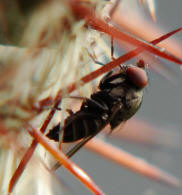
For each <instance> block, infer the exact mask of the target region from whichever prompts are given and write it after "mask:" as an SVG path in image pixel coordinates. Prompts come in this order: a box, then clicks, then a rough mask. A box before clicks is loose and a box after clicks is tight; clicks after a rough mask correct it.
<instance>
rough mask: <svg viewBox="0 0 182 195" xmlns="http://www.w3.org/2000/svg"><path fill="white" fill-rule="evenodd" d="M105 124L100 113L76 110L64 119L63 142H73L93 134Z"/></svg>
mask: <svg viewBox="0 0 182 195" xmlns="http://www.w3.org/2000/svg"><path fill="white" fill-rule="evenodd" d="M105 124H106V122H105V120H103V119H102V118H101V116H100V115H97V114H93V113H86V112H84V111H78V112H76V113H75V114H73V115H71V116H69V117H68V118H67V119H66V120H65V124H64V127H63V131H64V133H63V142H73V141H77V140H80V139H82V138H86V137H88V136H90V135H94V134H96V133H97V132H99V131H100V130H101V129H102V128H103V127H104V126H105Z"/></svg>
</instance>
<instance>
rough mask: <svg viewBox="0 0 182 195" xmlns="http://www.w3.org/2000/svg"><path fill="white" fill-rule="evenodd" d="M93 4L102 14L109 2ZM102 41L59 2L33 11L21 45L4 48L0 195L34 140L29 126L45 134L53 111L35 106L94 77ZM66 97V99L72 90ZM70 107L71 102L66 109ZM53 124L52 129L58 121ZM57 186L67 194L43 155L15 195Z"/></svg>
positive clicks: (0, 59)
mask: <svg viewBox="0 0 182 195" xmlns="http://www.w3.org/2000/svg"><path fill="white" fill-rule="evenodd" d="M85 2H87V3H88V2H89V1H85ZM91 2H92V3H93V6H95V5H97V3H98V2H99V3H100V4H99V6H98V8H97V9H98V10H100V9H101V8H102V7H103V4H105V3H106V2H105V1H103V2H102V1H96V0H95V1H91ZM92 33H93V37H92ZM99 36H100V35H99V33H98V32H96V31H93V30H90V29H89V28H85V22H84V21H83V20H76V19H75V18H74V17H73V15H72V13H71V10H70V8H69V6H68V4H67V1H63V0H62V1H61V0H60V1H57V0H54V1H47V2H46V3H43V4H42V5H39V6H38V7H37V8H36V9H34V10H33V11H32V13H31V14H30V15H29V17H28V19H27V21H26V28H25V29H24V30H23V34H22V36H21V40H19V41H18V42H19V45H18V46H5V45H1V46H0V126H1V127H2V129H3V131H2V132H4V131H5V134H3V133H2V132H1V139H0V147H1V149H0V173H1V175H0V194H2V195H6V194H7V190H8V185H9V180H10V178H11V176H12V175H13V173H14V171H15V170H16V168H17V165H18V164H19V162H20V160H21V158H22V156H23V154H24V153H25V151H26V149H27V148H28V146H29V145H30V143H31V141H32V138H31V136H30V135H29V134H28V132H27V130H26V127H27V123H30V124H31V125H33V126H34V127H35V128H37V129H38V130H39V129H40V126H41V125H42V124H43V122H44V120H45V118H46V116H47V114H48V112H49V111H50V109H51V106H48V107H47V108H45V109H43V110H42V111H41V112H36V111H35V110H34V109H33V107H39V101H40V100H42V99H45V98H47V97H49V98H52V99H54V98H55V96H56V94H57V92H58V91H59V90H60V89H66V87H67V86H68V85H69V84H70V83H72V82H74V81H77V80H79V79H80V78H81V77H82V76H84V75H86V74H88V73H89V72H90V70H91V69H92V68H93V66H91V64H93V62H92V61H91V59H90V57H89V55H88V50H89V51H92V49H93V43H94V44H95V43H96V40H95V38H97V39H98V38H99ZM90 37H91V38H90ZM20 45H21V48H20ZM91 45H92V47H91ZM78 86H79V83H78ZM91 91H92V84H88V85H87V86H86V87H84V88H82V89H79V92H80V93H82V94H85V93H87V95H88V94H89V93H91ZM62 95H63V100H64V97H66V96H68V94H67V92H66V90H65V92H64V93H63V94H62ZM66 99H67V98H66ZM69 104H70V101H66V103H64V104H63V109H64V107H65V108H66V107H68V108H69V107H70V105H69ZM61 106H62V105H61ZM58 112H59V111H58ZM63 115H65V113H64V112H63ZM55 118H56V117H55ZM59 120H60V118H59ZM61 120H62V121H63V120H64V117H62V118H61ZM51 122H52V124H50V127H51V126H52V125H54V124H55V120H53V121H51ZM40 155H42V156H43V158H39V156H40ZM52 178H54V179H52ZM51 181H52V182H51ZM52 184H54V186H59V187H57V189H58V188H59V194H61V193H62V194H65V191H64V190H65V189H64V187H63V186H62V185H61V184H60V183H59V182H58V181H57V180H56V179H55V177H54V176H53V174H51V173H50V171H48V169H47V165H45V164H44V152H43V153H42V154H40V152H39V150H37V151H36V153H35V154H34V156H33V158H32V159H31V162H30V163H29V164H28V166H27V167H26V169H25V171H24V173H23V174H22V176H21V177H20V179H19V181H18V182H17V185H16V186H15V188H14V190H13V192H12V194H13V195H21V194H22V195H23V194H26V195H29V194H34V195H42V194H45V195H51V194H54V192H55V191H54V189H53V187H52Z"/></svg>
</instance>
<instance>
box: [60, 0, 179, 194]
mask: <svg viewBox="0 0 182 195" xmlns="http://www.w3.org/2000/svg"><path fill="white" fill-rule="evenodd" d="M123 3H124V1H123ZM135 3H136V1H135ZM135 3H134V0H133V2H131V5H128V6H129V7H127V8H125V9H130V11H131V12H135V11H136V12H138V9H139V12H141V14H142V15H141V16H143V18H146V19H147V20H148V22H149V23H153V21H152V20H151V18H150V16H149V14H148V12H147V11H146V9H144V8H137V7H136V5H135ZM155 5H156V23H154V24H153V25H154V26H155V28H159V29H160V30H161V29H162V30H163V33H167V32H169V31H171V30H174V29H176V28H179V27H181V26H182V1H181V0H173V1H171V0H156V1H155ZM141 28H143V26H142V27H141ZM146 33H147V29H146V32H145V34H146ZM173 39H176V40H177V41H178V43H179V44H182V33H178V34H177V35H174V36H173ZM150 40H152V39H150ZM121 52H122V51H121ZM178 52H179V54H180V53H181V56H182V50H181V51H178ZM118 55H121V53H120V51H118ZM157 60H159V61H160V63H161V64H163V65H164V67H165V66H166V67H168V68H169V70H170V69H171V70H170V71H169V72H170V78H171V79H169V80H166V79H165V78H163V77H162V76H161V75H159V74H157V73H155V72H153V71H151V69H149V70H148V75H149V84H148V86H147V88H146V89H145V92H144V100H143V104H142V106H141V109H140V110H139V112H138V113H137V114H136V116H135V118H137V119H141V120H143V121H145V122H148V123H149V124H152V125H155V126H156V131H157V130H159V131H160V132H161V131H162V132H164V135H165V136H163V134H161V136H160V134H159V135H158V138H157V139H158V140H157V143H160V140H161V143H164V144H147V143H136V142H132V141H126V140H124V139H123V140H115V139H112V135H111V136H110V137H109V138H108V142H110V143H112V144H114V145H116V146H118V147H121V148H122V149H124V150H126V151H128V152H130V153H132V154H134V155H137V156H139V157H141V158H144V159H146V160H147V161H148V162H150V163H152V164H154V165H156V166H158V167H159V168H161V169H162V170H165V171H167V172H169V173H171V174H172V175H174V176H176V177H177V178H179V179H180V180H181V181H182V128H181V127H182V117H181V116H182V104H181V100H182V90H181V85H182V77H181V71H180V69H179V67H178V65H176V64H174V63H171V62H167V61H165V60H161V59H157ZM132 62H134V61H132ZM147 63H148V64H150V61H147ZM128 123H130V121H128ZM124 129H125V128H123V130H122V131H124ZM133 131H136V129H135V127H133ZM137 131H139V129H137ZM72 160H73V161H74V162H76V163H77V164H78V165H79V166H80V167H81V168H83V170H85V171H86V172H87V173H88V174H89V175H90V176H91V177H92V178H93V179H94V181H95V182H96V183H97V184H98V185H99V186H100V187H101V188H102V189H103V190H104V191H105V192H106V193H107V194H113V195H120V194H123V195H171V194H173V195H181V194H182V188H181V189H172V188H169V187H168V186H165V185H161V184H159V183H156V182H154V181H151V180H149V179H146V178H145V177H142V176H139V175H137V174H135V173H132V172H131V171H129V170H126V169H125V168H122V167H119V166H118V165H116V164H114V163H112V162H109V161H107V160H106V159H103V158H102V157H99V156H97V155H95V154H93V153H91V152H90V151H87V150H86V149H81V150H80V151H79V152H78V153H77V154H76V155H75V156H73V157H72ZM57 174H58V176H59V177H60V178H61V179H62V180H63V181H65V183H67V184H69V185H70V186H71V188H72V190H73V194H74V195H80V194H81V195H83V194H84V195H87V194H90V192H88V191H87V190H86V189H85V188H84V187H83V186H82V185H81V184H80V183H79V181H77V180H76V179H75V178H74V177H73V176H72V175H70V174H69V173H68V172H67V171H65V170H64V169H59V171H58V172H57Z"/></svg>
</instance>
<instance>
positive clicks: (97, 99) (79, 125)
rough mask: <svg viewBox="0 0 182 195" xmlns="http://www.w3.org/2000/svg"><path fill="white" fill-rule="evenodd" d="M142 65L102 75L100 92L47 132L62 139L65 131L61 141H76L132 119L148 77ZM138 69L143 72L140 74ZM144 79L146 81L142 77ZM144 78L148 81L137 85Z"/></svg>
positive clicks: (57, 138) (55, 137)
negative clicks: (60, 133) (61, 133)
mask: <svg viewBox="0 0 182 195" xmlns="http://www.w3.org/2000/svg"><path fill="white" fill-rule="evenodd" d="M140 69H142V68H141V67H137V66H132V65H130V66H129V65H127V66H124V67H122V69H119V70H117V71H111V72H109V73H108V74H107V75H106V76H104V77H103V78H102V80H101V81H100V84H99V91H98V92H96V93H93V94H92V95H91V97H90V99H89V98H85V100H84V101H83V103H82V105H81V108H80V110H79V111H77V112H76V113H73V114H71V115H70V116H68V117H67V118H66V119H65V122H64V125H63V127H62V128H61V127H60V124H58V125H57V126H55V127H53V129H51V130H50V131H49V133H48V134H47V136H48V137H49V138H50V139H53V140H55V141H59V132H60V130H63V137H62V142H73V141H77V140H80V139H82V138H86V137H88V136H91V135H95V134H97V133H98V132H99V131H101V130H102V129H103V128H104V127H105V126H106V125H107V124H110V126H111V129H112V130H113V129H114V128H115V127H117V126H118V125H119V124H120V123H121V122H123V121H126V120H128V119H129V118H131V117H132V116H133V115H134V114H135V113H136V111H137V110H138V109H139V107H140V105H141V102H142V97H143V88H144V86H145V85H146V84H147V80H146V79H147V77H146V75H144V77H146V78H144V79H145V80H144V79H143V78H142V76H143V75H142V74H145V71H144V70H143V69H142V71H143V72H142V73H140ZM137 71H138V72H139V73H140V74H138V73H137ZM142 79H143V80H142ZM138 80H139V81H142V82H143V81H145V82H146V84H143V83H144V82H143V83H142V84H138Z"/></svg>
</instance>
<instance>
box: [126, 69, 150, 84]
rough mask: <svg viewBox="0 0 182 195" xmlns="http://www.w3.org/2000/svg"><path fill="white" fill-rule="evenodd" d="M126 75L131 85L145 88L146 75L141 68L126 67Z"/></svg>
mask: <svg viewBox="0 0 182 195" xmlns="http://www.w3.org/2000/svg"><path fill="white" fill-rule="evenodd" d="M126 74H127V75H128V77H129V78H130V80H131V81H132V83H133V84H134V85H136V86H137V87H139V88H143V87H145V86H146V85H147V83H148V78H147V74H146V72H145V70H143V69H142V68H139V67H136V66H131V67H128V68H127V70H126Z"/></svg>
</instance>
